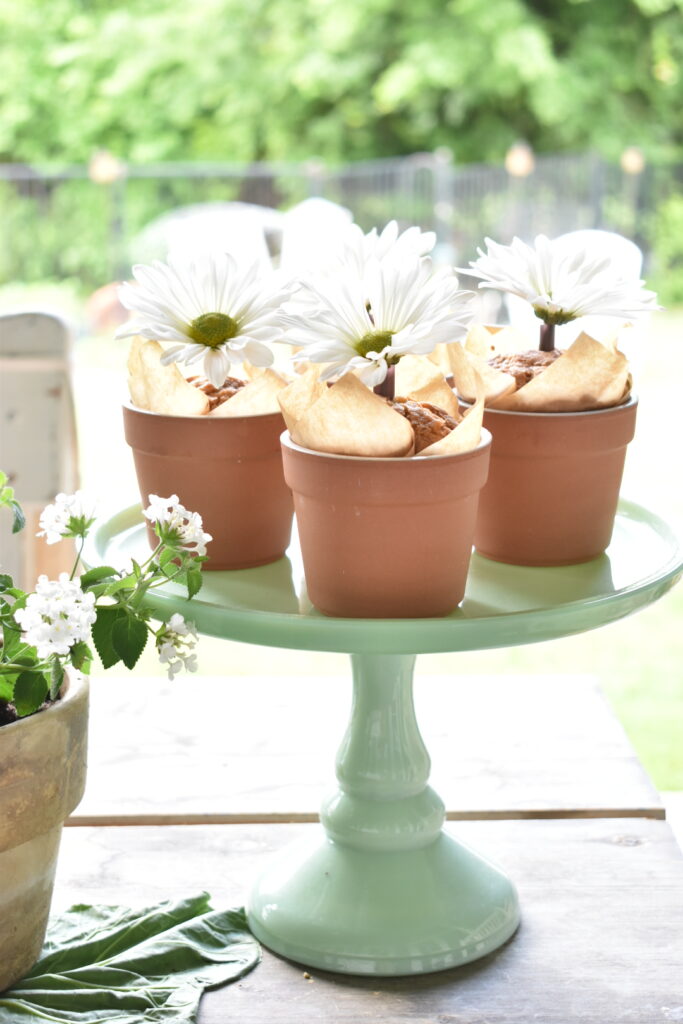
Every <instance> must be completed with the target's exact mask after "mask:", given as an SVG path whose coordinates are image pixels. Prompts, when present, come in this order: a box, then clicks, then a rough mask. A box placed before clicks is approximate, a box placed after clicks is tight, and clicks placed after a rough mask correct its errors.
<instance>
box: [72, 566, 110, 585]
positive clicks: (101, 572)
mask: <svg viewBox="0 0 683 1024" xmlns="http://www.w3.org/2000/svg"><path fill="white" fill-rule="evenodd" d="M112 576H118V572H117V570H116V569H114V568H113V567H112V566H111V565H99V566H98V567H97V568H96V569H88V571H87V572H84V573H83V575H82V576H81V578H80V582H81V590H87V589H88V587H90V586H92V584H93V583H100V582H101V581H102V580H106V579H111V577H112Z"/></svg>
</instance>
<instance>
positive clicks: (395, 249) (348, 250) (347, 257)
mask: <svg viewBox="0 0 683 1024" xmlns="http://www.w3.org/2000/svg"><path fill="white" fill-rule="evenodd" d="M435 243H436V234H435V232H433V231H422V229H421V228H419V227H410V228H407V229H406V230H405V231H404V232H403V233H401V234H400V233H399V230H398V224H397V222H396V221H395V220H390V221H389V223H388V224H387V225H386V227H385V228H384V229H383V230H382V231H381V232H378V231H377V228H373V229H372V231H368V233H367V234H363V231H362V228H360V227H359V226H358V225H357V224H350V225H349V227H348V229H347V232H346V234H345V235H344V236H343V238H342V252H341V253H340V262H343V263H346V264H352V265H355V266H356V267H357V269H358V273H359V274H364V273H365V272H366V271H367V270H368V268H369V267H370V266H371V264H372V263H373V262H379V263H382V262H384V261H386V260H396V261H398V262H401V261H403V260H405V259H407V260H413V259H414V258H415V257H416V256H418V257H419V256H427V255H428V254H429V253H430V252H431V251H432V249H433V248H434V245H435Z"/></svg>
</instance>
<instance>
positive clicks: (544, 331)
mask: <svg viewBox="0 0 683 1024" xmlns="http://www.w3.org/2000/svg"><path fill="white" fill-rule="evenodd" d="M538 347H539V349H540V350H541V352H552V351H553V350H554V348H555V324H541V341H540V343H539V346H538Z"/></svg>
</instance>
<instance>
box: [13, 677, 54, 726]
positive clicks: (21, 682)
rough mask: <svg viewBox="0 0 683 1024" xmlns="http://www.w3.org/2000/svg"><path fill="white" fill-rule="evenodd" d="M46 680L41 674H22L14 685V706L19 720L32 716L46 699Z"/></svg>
mask: <svg viewBox="0 0 683 1024" xmlns="http://www.w3.org/2000/svg"><path fill="white" fill-rule="evenodd" d="M47 691H48V686H47V679H46V678H45V676H44V675H43V674H42V672H22V673H21V674H20V675H18V676H17V681H16V683H15V684H14V706H15V708H16V709H17V714H18V715H19V717H20V718H24V716H25V715H32V714H33V712H34V711H37V710H38V708H39V707H40V705H41V704H42V703H43V701H44V700H45V698H46V697H47Z"/></svg>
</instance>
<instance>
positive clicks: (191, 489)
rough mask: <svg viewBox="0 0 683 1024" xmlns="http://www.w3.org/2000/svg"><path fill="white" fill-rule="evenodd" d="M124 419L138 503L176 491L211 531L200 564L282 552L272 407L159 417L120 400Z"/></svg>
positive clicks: (287, 518) (282, 504) (284, 541)
mask: <svg viewBox="0 0 683 1024" xmlns="http://www.w3.org/2000/svg"><path fill="white" fill-rule="evenodd" d="M123 421H124V428H125V433H126V441H127V442H128V444H129V445H130V446H131V448H132V449H133V457H134V459H135V470H136V472H137V477H138V485H139V487H140V495H141V497H142V503H143V506H146V505H147V504H148V497H149V495H150V494H158V495H161V496H163V497H167V496H169V495H171V494H177V495H178V497H179V498H180V501H181V503H182V504H183V505H184V506H185V508H187V509H189V510H190V511H192V512H199V514H200V515H201V517H202V520H203V522H204V529H205V530H206V531H207V533H210V534H211V536H212V537H213V540H212V541H211V543H210V544H209V547H208V555H209V560H208V562H207V563H206V566H205V568H207V569H248V568H251V567H253V566H256V565H265V564H267V563H268V562H275V561H276V560H277V559H278V558H282V556H283V554H284V553H285V550H286V548H287V546H288V545H289V540H290V534H291V530H292V512H293V509H292V497H291V494H290V493H289V490H288V488H287V485H286V484H285V480H284V476H283V473H282V457H281V455H280V434H281V432H282V429H283V427H284V420H283V419H282V415H281V414H280V413H279V412H277V413H266V414H264V415H262V416H226V417H221V416H217V417H213V416H165V415H161V414H159V413H154V412H147V411H145V410H142V409H137V408H136V407H135V406H134V405H131V404H130V403H126V404H124V406H123ZM149 533H150V543H151V544H152V545H156V538H155V537H154V534H153V532H152V531H151V530H150V531H149Z"/></svg>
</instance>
